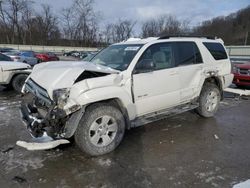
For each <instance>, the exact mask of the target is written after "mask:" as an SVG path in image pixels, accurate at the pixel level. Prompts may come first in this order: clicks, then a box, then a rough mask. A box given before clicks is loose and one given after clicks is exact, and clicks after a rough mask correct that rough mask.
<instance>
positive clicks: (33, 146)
mask: <svg viewBox="0 0 250 188" xmlns="http://www.w3.org/2000/svg"><path fill="white" fill-rule="evenodd" d="M69 143H70V142H69V141H68V140H66V139H60V140H53V141H49V142H42V143H37V142H25V141H17V142H16V145H18V146H20V147H23V148H25V149H27V150H31V151H33V150H47V149H52V148H55V147H57V146H59V145H61V144H69Z"/></svg>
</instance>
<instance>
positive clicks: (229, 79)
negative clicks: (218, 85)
mask: <svg viewBox="0 0 250 188" xmlns="http://www.w3.org/2000/svg"><path fill="white" fill-rule="evenodd" d="M233 78H234V75H233V74H227V75H224V76H223V87H222V89H225V88H227V87H228V86H230V85H231V84H232V81H233Z"/></svg>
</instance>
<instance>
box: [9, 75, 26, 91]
mask: <svg viewBox="0 0 250 188" xmlns="http://www.w3.org/2000/svg"><path fill="white" fill-rule="evenodd" d="M27 77H28V75H27V74H19V75H16V76H15V77H14V78H13V80H12V87H13V88H14V90H15V91H17V92H18V93H21V90H22V87H23V85H24V82H25V80H26V79H27Z"/></svg>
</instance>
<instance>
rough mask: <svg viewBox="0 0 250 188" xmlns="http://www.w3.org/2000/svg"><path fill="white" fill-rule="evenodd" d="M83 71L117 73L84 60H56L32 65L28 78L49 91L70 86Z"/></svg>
mask: <svg viewBox="0 0 250 188" xmlns="http://www.w3.org/2000/svg"><path fill="white" fill-rule="evenodd" d="M84 71H93V72H100V73H107V74H112V73H119V71H117V70H114V69H112V68H109V67H106V66H102V65H97V64H94V63H90V62H84V61H80V62H78V61H56V62H47V63H41V64H38V65H36V66H35V67H34V69H33V71H32V73H31V75H30V78H31V79H32V80H34V81H35V82H36V83H37V84H39V85H40V86H41V87H43V88H44V89H46V90H47V91H48V92H49V93H50V92H52V91H53V90H55V89H60V88H70V87H71V86H72V85H73V84H74V83H75V81H76V80H77V78H78V77H79V76H80V75H81V74H82V73H83V72H84Z"/></svg>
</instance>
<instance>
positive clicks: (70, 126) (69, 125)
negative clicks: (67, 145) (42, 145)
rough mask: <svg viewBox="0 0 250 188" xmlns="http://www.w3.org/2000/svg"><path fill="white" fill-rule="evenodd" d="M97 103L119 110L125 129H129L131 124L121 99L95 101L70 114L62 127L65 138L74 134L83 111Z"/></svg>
mask: <svg viewBox="0 0 250 188" xmlns="http://www.w3.org/2000/svg"><path fill="white" fill-rule="evenodd" d="M97 103H99V104H101V103H103V104H110V105H112V106H114V107H116V108H117V109H119V110H120V111H121V113H122V115H123V116H124V120H125V124H126V129H130V127H131V124H130V120H129V115H128V111H127V108H126V107H125V106H124V104H123V102H122V100H121V99H119V98H116V97H115V98H110V99H105V100H99V101H95V102H92V103H89V104H86V105H84V106H82V108H81V109H80V110H78V111H77V112H75V113H73V114H71V115H70V117H69V119H68V120H67V122H66V124H65V127H64V131H63V132H64V133H65V138H70V137H72V136H73V135H74V134H75V131H76V129H77V127H78V125H79V122H80V120H81V118H82V116H83V115H84V114H85V111H86V110H87V109H88V108H89V107H90V106H92V105H94V104H97Z"/></svg>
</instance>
